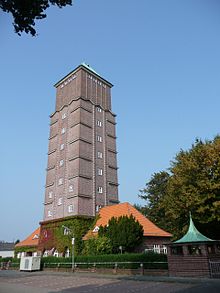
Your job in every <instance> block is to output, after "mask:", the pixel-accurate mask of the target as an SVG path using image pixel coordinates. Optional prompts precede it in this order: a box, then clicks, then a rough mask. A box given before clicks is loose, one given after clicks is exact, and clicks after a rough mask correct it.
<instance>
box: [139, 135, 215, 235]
mask: <svg viewBox="0 0 220 293" xmlns="http://www.w3.org/2000/svg"><path fill="white" fill-rule="evenodd" d="M140 197H141V198H143V199H145V200H146V201H147V203H146V207H145V208H144V211H145V213H146V214H147V216H148V217H149V218H150V219H152V220H153V221H155V222H156V224H158V225H160V227H161V228H165V229H168V230H169V231H170V232H171V233H173V234H174V235H175V236H176V238H178V237H180V236H182V235H183V233H185V231H186V229H187V227H188V222H189V212H190V211H191V212H192V215H193V219H194V221H195V223H196V225H197V227H198V228H199V229H200V231H201V232H203V233H204V234H205V235H207V236H209V237H212V238H220V228H219V227H220V137H219V136H217V137H215V138H214V140H212V141H202V140H198V139H197V140H196V141H195V143H194V144H193V145H192V147H191V148H190V149H189V150H187V151H184V150H181V151H180V152H179V153H178V154H177V155H176V157H175V159H174V160H173V161H172V162H171V166H170V168H169V173H167V172H165V171H163V172H159V173H155V174H154V175H153V176H152V178H151V180H150V181H149V182H148V183H147V184H146V187H145V188H144V189H142V190H141V193H140Z"/></svg>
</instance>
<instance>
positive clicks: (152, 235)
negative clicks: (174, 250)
mask: <svg viewBox="0 0 220 293" xmlns="http://www.w3.org/2000/svg"><path fill="white" fill-rule="evenodd" d="M131 215H132V216H133V217H134V218H135V219H136V220H137V221H138V222H139V223H140V224H141V225H142V226H143V230H144V234H143V236H144V237H143V242H142V244H141V245H140V246H139V247H137V251H141V252H143V251H149V250H153V251H155V252H158V253H161V252H163V253H166V251H167V249H166V243H169V242H170V239H171V237H172V234H170V233H168V232H166V231H164V230H162V229H161V228H159V227H158V226H156V225H155V224H154V223H153V222H151V221H150V220H149V219H148V218H146V217H145V216H144V215H143V214H141V213H140V212H139V211H138V210H137V209H135V208H134V207H133V206H132V205H131V204H129V203H128V202H125V203H120V204H117V205H112V206H106V207H103V208H102V209H100V211H99V217H98V220H97V222H96V224H95V227H94V229H93V230H89V231H88V232H87V234H86V235H85V236H84V237H83V239H84V240H88V239H89V238H91V237H95V236H97V235H98V230H99V227H100V226H106V225H107V224H108V222H109V220H110V219H111V218H112V217H115V218H119V217H120V216H131Z"/></svg>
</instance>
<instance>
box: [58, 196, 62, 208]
mask: <svg viewBox="0 0 220 293" xmlns="http://www.w3.org/2000/svg"><path fill="white" fill-rule="evenodd" d="M62 203H63V198H62V197H60V198H59V199H58V206H60V205H61V204H62Z"/></svg>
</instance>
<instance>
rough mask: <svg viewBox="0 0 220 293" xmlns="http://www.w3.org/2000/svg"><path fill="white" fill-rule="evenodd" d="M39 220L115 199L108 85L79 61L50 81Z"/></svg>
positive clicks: (94, 208)
mask: <svg viewBox="0 0 220 293" xmlns="http://www.w3.org/2000/svg"><path fill="white" fill-rule="evenodd" d="M55 87H56V109H55V112H54V113H53V114H52V115H51V116H50V118H51V120H50V136H49V150H48V165H47V176H46V187H45V201H44V205H45V208H44V221H48V220H54V219H59V218H64V217H67V216H74V215H86V216H94V215H95V214H96V213H97V212H98V210H99V209H100V208H101V207H103V206H106V205H112V204H116V203H118V202H119V201H118V178H117V158H116V155H117V152H116V135H115V125H116V123H115V114H113V113H112V111H111V87H112V84H111V83H110V82H108V81H107V80H105V79H104V78H102V77H101V76H100V75H99V74H97V73H96V72H95V71H94V70H93V69H92V68H91V67H89V65H87V64H85V63H83V64H81V65H80V66H78V67H77V68H76V69H74V70H73V71H72V72H70V73H69V74H68V75H66V76H65V77H64V78H62V79H61V80H60V81H59V82H57V83H56V84H55Z"/></svg>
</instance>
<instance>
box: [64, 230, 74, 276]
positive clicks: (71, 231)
mask: <svg viewBox="0 0 220 293" xmlns="http://www.w3.org/2000/svg"><path fill="white" fill-rule="evenodd" d="M62 228H64V229H66V230H67V231H68V232H70V233H72V234H73V230H72V229H70V228H69V227H66V226H64V225H62ZM74 243H75V238H74V237H72V272H74V266H75V263H74Z"/></svg>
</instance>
